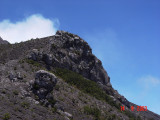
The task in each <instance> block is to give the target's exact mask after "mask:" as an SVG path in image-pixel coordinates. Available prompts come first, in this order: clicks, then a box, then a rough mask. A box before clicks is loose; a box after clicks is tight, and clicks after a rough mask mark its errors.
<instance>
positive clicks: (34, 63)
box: [25, 59, 41, 67]
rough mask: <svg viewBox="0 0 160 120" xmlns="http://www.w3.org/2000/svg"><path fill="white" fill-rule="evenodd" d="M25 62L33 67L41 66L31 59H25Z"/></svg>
mask: <svg viewBox="0 0 160 120" xmlns="http://www.w3.org/2000/svg"><path fill="white" fill-rule="evenodd" d="M25 61H26V62H27V63H28V64H31V65H33V66H36V67H41V65H40V64H39V62H37V61H34V60H32V59H26V60H25Z"/></svg>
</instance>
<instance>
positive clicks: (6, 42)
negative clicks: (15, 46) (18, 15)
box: [0, 37, 9, 44]
mask: <svg viewBox="0 0 160 120" xmlns="http://www.w3.org/2000/svg"><path fill="white" fill-rule="evenodd" d="M0 44H9V42H8V41H6V40H3V39H2V38H1V37H0Z"/></svg>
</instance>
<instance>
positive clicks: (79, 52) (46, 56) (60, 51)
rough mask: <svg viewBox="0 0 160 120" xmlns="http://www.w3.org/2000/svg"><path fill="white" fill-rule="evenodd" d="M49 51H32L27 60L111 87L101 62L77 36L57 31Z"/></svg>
mask: <svg viewBox="0 0 160 120" xmlns="http://www.w3.org/2000/svg"><path fill="white" fill-rule="evenodd" d="M50 43H51V46H50V50H49V51H47V52H46V51H42V52H39V51H38V50H35V49H34V50H33V51H32V52H31V53H30V55H29V58H30V59H32V60H34V61H44V62H45V63H46V64H47V65H49V66H52V67H61V68H66V69H69V70H72V71H74V72H77V73H79V74H81V75H83V76H84V77H86V78H88V79H90V80H93V81H95V82H101V83H102V84H104V85H107V86H109V87H110V86H111V84H110V79H109V76H108V74H107V72H106V71H105V70H104V68H103V66H102V63H101V61H100V60H99V59H98V58H97V57H96V56H94V55H93V54H92V50H91V48H90V47H89V45H88V43H86V42H85V41H84V40H83V39H81V38H80V37H79V36H77V35H74V34H71V33H68V32H64V31H57V33H56V35H55V36H54V37H53V38H51V40H50Z"/></svg>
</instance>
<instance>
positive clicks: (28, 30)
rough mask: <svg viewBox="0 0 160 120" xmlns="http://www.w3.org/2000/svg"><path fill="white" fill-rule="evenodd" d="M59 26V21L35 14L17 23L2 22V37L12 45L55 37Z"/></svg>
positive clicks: (0, 29) (0, 32) (0, 30)
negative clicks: (32, 39)
mask: <svg viewBox="0 0 160 120" xmlns="http://www.w3.org/2000/svg"><path fill="white" fill-rule="evenodd" d="M58 26H59V21H58V19H54V20H50V19H48V18H44V17H43V16H42V15H40V14H34V15H31V16H29V17H27V18H25V19H24V20H22V21H18V22H16V23H13V22H11V21H10V20H8V19H7V20H3V21H0V36H1V37H2V38H3V39H4V40H8V41H9V42H10V43H15V42H21V41H26V40H29V39H31V38H41V37H47V36H51V35H54V34H55V32H56V31H57V27H58Z"/></svg>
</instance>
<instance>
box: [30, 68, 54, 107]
mask: <svg viewBox="0 0 160 120" xmlns="http://www.w3.org/2000/svg"><path fill="white" fill-rule="evenodd" d="M56 83H57V77H56V76H55V75H54V74H52V73H49V72H47V71H44V70H39V71H37V72H36V74H35V81H31V83H30V84H31V87H32V90H33V93H34V94H35V95H37V96H38V98H39V100H40V101H41V102H42V103H43V104H45V105H46V106H49V105H52V104H53V103H52V102H53V101H54V99H53V95H51V92H52V90H53V87H54V86H55V85H56Z"/></svg>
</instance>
